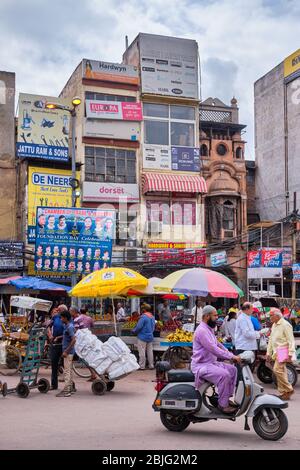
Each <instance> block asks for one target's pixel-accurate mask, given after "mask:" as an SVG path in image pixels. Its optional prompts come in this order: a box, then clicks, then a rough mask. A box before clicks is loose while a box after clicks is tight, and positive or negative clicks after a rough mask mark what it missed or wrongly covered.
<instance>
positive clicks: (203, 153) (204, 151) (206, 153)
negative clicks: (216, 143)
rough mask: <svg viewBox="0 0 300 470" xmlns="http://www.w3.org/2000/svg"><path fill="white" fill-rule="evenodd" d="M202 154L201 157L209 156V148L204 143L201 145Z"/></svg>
mask: <svg viewBox="0 0 300 470" xmlns="http://www.w3.org/2000/svg"><path fill="white" fill-rule="evenodd" d="M200 155H201V157H207V156H208V148H207V145H205V144H202V145H201V147H200Z"/></svg>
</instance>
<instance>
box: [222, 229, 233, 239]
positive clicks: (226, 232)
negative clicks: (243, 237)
mask: <svg viewBox="0 0 300 470" xmlns="http://www.w3.org/2000/svg"><path fill="white" fill-rule="evenodd" d="M224 238H234V230H224Z"/></svg>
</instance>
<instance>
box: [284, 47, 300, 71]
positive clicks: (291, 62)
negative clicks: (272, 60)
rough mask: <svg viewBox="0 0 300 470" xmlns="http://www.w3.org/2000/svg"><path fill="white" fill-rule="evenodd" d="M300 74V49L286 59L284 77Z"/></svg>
mask: <svg viewBox="0 0 300 470" xmlns="http://www.w3.org/2000/svg"><path fill="white" fill-rule="evenodd" d="M298 74H299V75H300V49H298V50H297V51H295V52H293V54H291V55H289V56H288V57H287V58H286V59H284V77H285V78H287V77H290V76H292V77H290V78H296V76H298Z"/></svg>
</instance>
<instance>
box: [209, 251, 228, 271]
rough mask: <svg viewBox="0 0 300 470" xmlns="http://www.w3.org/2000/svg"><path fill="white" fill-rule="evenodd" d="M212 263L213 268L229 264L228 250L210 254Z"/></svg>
mask: <svg viewBox="0 0 300 470" xmlns="http://www.w3.org/2000/svg"><path fill="white" fill-rule="evenodd" d="M210 264H211V266H212V267H213V268H217V267H218V266H223V265H224V264H227V253H226V251H220V252H219V253H212V254H211V255H210Z"/></svg>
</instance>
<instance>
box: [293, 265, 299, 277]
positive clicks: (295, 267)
mask: <svg viewBox="0 0 300 470" xmlns="http://www.w3.org/2000/svg"><path fill="white" fill-rule="evenodd" d="M293 280H294V281H297V282H300V263H297V264H293Z"/></svg>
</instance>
